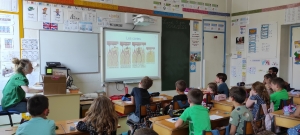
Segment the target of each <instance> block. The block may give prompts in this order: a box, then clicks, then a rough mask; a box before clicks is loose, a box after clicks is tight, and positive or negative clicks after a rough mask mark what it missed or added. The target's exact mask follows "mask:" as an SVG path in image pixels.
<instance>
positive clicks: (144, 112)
mask: <svg viewBox="0 0 300 135" xmlns="http://www.w3.org/2000/svg"><path fill="white" fill-rule="evenodd" d="M150 109H151V111H152V112H155V111H157V109H160V108H157V104H156V103H151V104H150ZM145 116H147V106H146V105H142V106H141V107H140V118H142V117H145Z"/></svg>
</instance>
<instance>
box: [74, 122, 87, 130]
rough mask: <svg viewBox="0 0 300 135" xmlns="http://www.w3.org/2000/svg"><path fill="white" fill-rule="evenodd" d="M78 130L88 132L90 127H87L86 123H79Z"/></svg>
mask: <svg viewBox="0 0 300 135" xmlns="http://www.w3.org/2000/svg"><path fill="white" fill-rule="evenodd" d="M76 129H77V130H78V131H82V132H86V131H88V127H87V125H86V124H85V122H83V121H79V122H78V123H77V125H76Z"/></svg>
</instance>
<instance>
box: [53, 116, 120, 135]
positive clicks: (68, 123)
mask: <svg viewBox="0 0 300 135" xmlns="http://www.w3.org/2000/svg"><path fill="white" fill-rule="evenodd" d="M78 121H80V119H74V120H64V121H57V122H55V124H56V125H60V126H61V127H62V129H63V130H64V132H65V134H66V135H89V133H88V132H80V131H78V130H77V129H76V126H75V122H78ZM71 126H72V127H75V130H74V131H71V130H70V127H71ZM120 127H121V126H120V125H119V124H118V128H120Z"/></svg>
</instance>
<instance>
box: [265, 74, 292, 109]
mask: <svg viewBox="0 0 300 135" xmlns="http://www.w3.org/2000/svg"><path fill="white" fill-rule="evenodd" d="M284 86H285V81H284V80H283V79H282V78H280V77H276V78H274V79H272V81H271V88H272V89H273V91H275V92H274V93H273V94H271V95H270V99H271V102H273V103H274V111H277V110H278V108H279V105H280V101H281V100H288V99H289V94H288V92H287V91H286V89H283V88H284Z"/></svg>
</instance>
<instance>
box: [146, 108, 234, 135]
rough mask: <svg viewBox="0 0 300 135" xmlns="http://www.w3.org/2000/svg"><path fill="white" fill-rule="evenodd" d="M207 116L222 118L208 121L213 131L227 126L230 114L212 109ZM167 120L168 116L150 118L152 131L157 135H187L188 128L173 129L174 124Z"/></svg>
mask: <svg viewBox="0 0 300 135" xmlns="http://www.w3.org/2000/svg"><path fill="white" fill-rule="evenodd" d="M209 114H210V115H219V116H222V117H223V118H220V119H216V120H210V123H211V128H212V129H215V128H216V127H222V126H227V125H228V124H229V118H230V112H227V111H223V110H219V109H216V108H213V109H211V110H210V111H209ZM168 118H170V116H168V115H165V116H160V117H155V118H151V119H150V121H153V130H154V131H155V132H157V133H158V134H159V135H188V133H189V129H188V126H184V127H181V128H175V123H171V122H169V121H167V120H165V119H168Z"/></svg>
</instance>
